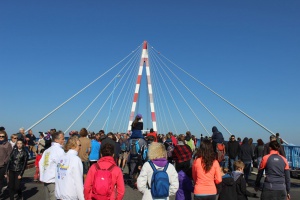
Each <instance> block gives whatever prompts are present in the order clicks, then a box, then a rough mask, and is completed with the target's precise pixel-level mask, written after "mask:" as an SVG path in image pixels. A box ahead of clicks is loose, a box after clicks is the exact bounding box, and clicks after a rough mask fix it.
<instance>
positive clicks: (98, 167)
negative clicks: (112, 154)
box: [95, 162, 101, 170]
mask: <svg viewBox="0 0 300 200" xmlns="http://www.w3.org/2000/svg"><path fill="white" fill-rule="evenodd" d="M95 167H96V170H101V168H100V166H99V164H98V162H97V163H96V164H95Z"/></svg>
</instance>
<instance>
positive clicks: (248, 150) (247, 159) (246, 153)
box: [239, 137, 254, 184]
mask: <svg viewBox="0 0 300 200" xmlns="http://www.w3.org/2000/svg"><path fill="white" fill-rule="evenodd" d="M253 157H254V155H253V150H252V147H251V146H250V145H249V141H248V138H247V137H245V138H244V139H243V142H242V145H241V150H240V155H239V158H240V160H241V161H242V162H243V163H244V164H245V167H244V176H245V180H246V183H247V184H248V181H249V175H250V170H251V162H252V159H253Z"/></svg>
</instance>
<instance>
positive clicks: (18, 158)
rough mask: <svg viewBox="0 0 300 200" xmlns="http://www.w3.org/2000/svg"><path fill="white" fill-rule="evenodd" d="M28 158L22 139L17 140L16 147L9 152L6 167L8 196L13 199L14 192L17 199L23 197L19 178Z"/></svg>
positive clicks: (20, 178)
mask: <svg viewBox="0 0 300 200" xmlns="http://www.w3.org/2000/svg"><path fill="white" fill-rule="evenodd" d="M27 160H28V154H27V152H26V150H25V148H24V144H23V141H22V140H18V141H17V144H16V148H14V150H13V152H12V153H11V154H10V157H9V161H8V164H7V167H6V175H5V176H6V177H7V174H8V180H9V182H8V187H9V198H10V200H14V195H15V193H17V194H18V197H17V199H23V197H22V188H21V180H22V177H23V173H24V171H25V168H26V165H27Z"/></svg>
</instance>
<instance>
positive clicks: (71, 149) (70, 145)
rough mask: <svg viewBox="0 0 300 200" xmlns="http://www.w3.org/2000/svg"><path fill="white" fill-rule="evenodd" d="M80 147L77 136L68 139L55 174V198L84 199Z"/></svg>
mask: <svg viewBox="0 0 300 200" xmlns="http://www.w3.org/2000/svg"><path fill="white" fill-rule="evenodd" d="M80 148H81V144H80V141H79V139H78V137H76V136H73V137H71V138H69V139H68V142H67V144H66V145H65V151H66V152H67V153H65V154H64V155H63V156H62V157H60V158H59V164H58V165H57V169H56V175H55V196H56V198H57V199H61V200H63V199H78V200H84V195H83V166H82V163H81V159H80V158H79V157H78V152H79V149H80Z"/></svg>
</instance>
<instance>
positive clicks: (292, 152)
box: [283, 145, 300, 169]
mask: <svg viewBox="0 0 300 200" xmlns="http://www.w3.org/2000/svg"><path fill="white" fill-rule="evenodd" d="M283 147H284V151H285V155H286V159H287V160H288V162H289V165H290V168H291V169H300V146H290V145H283Z"/></svg>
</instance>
